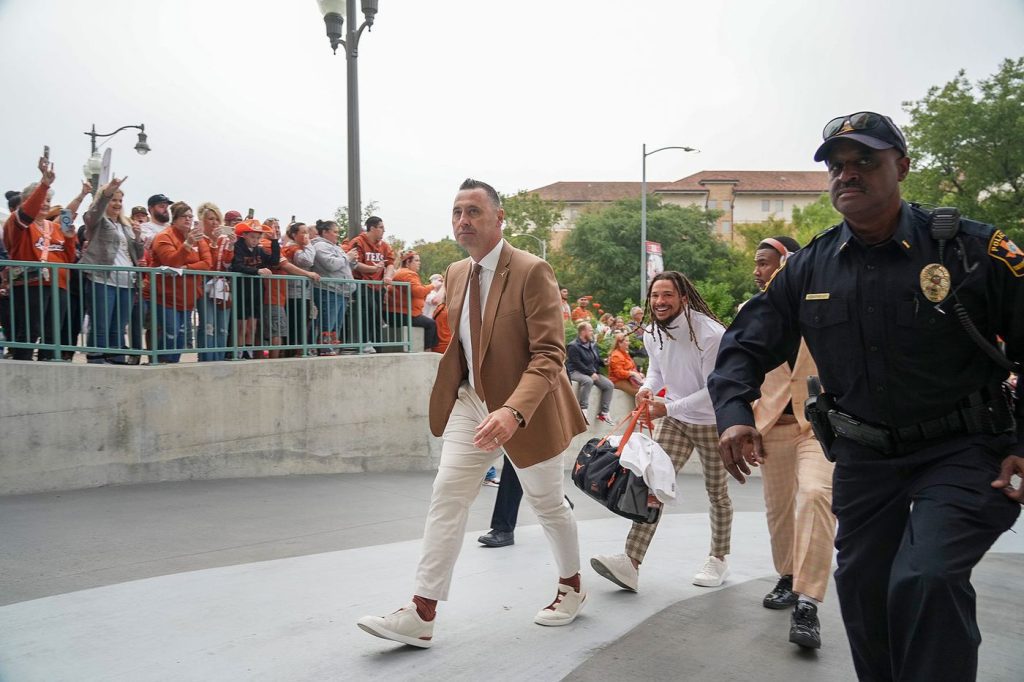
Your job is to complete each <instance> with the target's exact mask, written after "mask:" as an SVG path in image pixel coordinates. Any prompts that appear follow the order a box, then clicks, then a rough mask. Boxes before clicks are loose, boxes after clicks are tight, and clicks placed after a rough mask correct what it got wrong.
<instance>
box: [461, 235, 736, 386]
mask: <svg viewBox="0 0 1024 682" xmlns="http://www.w3.org/2000/svg"><path fill="white" fill-rule="evenodd" d="M504 245H505V240H504V239H502V240H500V241H499V242H498V245H497V246H495V247H494V248H493V249H491V250H490V252H489V253H488V254H487V255H486V256H484V257H483V258H481V259H480V315H481V323H482V322H483V319H482V318H483V314H484V311H485V310H487V293H488V292H489V291H490V290H491V282H493V281H494V273H495V271H496V270H497V269H498V258H499V257H500V256H501V249H502V247H503V246H504ZM473 262H474V263H476V261H473ZM481 326H482V325H481ZM459 341H460V342H461V343H462V352H463V353H464V354H465V356H466V367H469V385H470V386H472V387H473V388H474V389H476V377H474V376H473V340H472V338H470V330H469V286H468V285H467V286H466V296H465V297H464V298H463V299H462V314H461V315H460V316H459ZM715 349H716V350H717V349H718V347H717V346H716V347H715ZM712 364H714V362H712Z"/></svg>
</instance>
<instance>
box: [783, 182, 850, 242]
mask: <svg viewBox="0 0 1024 682" xmlns="http://www.w3.org/2000/svg"><path fill="white" fill-rule="evenodd" d="M842 220H843V217H842V216H841V215H839V211H837V210H836V209H835V208H834V207H833V206H832V199H830V198H829V196H828V194H822V195H821V196H820V197H818V200H817V201H815V202H814V203H813V204H808V205H807V206H804V207H803V208H800V207H799V206H795V207H794V208H793V232H792V235H793V237H794V238H795V239H796V240H797V242H799V243H800V246H807V243H808V242H810V241H811V239H813V238H814V235H816V234H818V233H819V232H822V231H823V230H827V229H828V228H830V227H832V226H833V225H836V224H838V223H840V222H842Z"/></svg>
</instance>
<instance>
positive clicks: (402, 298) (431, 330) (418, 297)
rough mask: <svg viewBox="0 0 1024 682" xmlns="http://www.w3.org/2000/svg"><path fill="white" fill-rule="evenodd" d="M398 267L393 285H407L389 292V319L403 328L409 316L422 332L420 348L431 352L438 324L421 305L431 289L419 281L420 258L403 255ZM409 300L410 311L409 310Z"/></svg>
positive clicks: (417, 255)
mask: <svg viewBox="0 0 1024 682" xmlns="http://www.w3.org/2000/svg"><path fill="white" fill-rule="evenodd" d="M399 263H400V265H401V267H400V268H399V269H398V271H397V272H395V275H394V277H393V278H392V280H391V281H392V282H407V283H408V284H409V287H408V288H406V287H396V286H392V287H390V288H389V293H388V315H389V317H390V323H391V324H393V325H395V327H403V326H405V317H406V315H411V317H412V326H414V327H420V328H422V329H423V347H424V348H425V349H427V350H430V349H431V348H433V347H434V346H436V345H437V324H436V323H435V322H434V319H433V318H432V317H427V316H426V315H424V314H423V303H424V300H425V299H426V297H427V294H429V293H431V292H432V291H433V287H429V286H425V285H424V284H423V283H422V282H421V281H420V255H419V254H418V253H416V252H415V251H406V252H405V253H403V254H402V256H401V258H400V259H399ZM410 299H411V305H412V309H411V310H410V308H409V303H410Z"/></svg>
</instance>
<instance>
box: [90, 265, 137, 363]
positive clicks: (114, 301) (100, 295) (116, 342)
mask: <svg viewBox="0 0 1024 682" xmlns="http://www.w3.org/2000/svg"><path fill="white" fill-rule="evenodd" d="M86 296H87V297H88V298H87V301H88V303H89V305H90V308H89V320H90V331H89V339H88V345H90V346H95V347H96V348H109V349H111V350H117V349H120V348H125V342H124V328H125V327H126V326H127V325H128V322H129V321H130V320H131V315H132V289H131V288H130V287H115V286H110V285H109V284H101V283H98V282H92V281H90V287H89V290H88V292H87V294H86Z"/></svg>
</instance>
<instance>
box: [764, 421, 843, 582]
mask: <svg viewBox="0 0 1024 682" xmlns="http://www.w3.org/2000/svg"><path fill="white" fill-rule="evenodd" d="M763 439H764V441H763V442H764V453H765V457H764V463H763V464H762V465H761V477H762V480H763V482H764V506H765V516H766V517H767V519H768V534H769V535H770V536H771V540H772V559H773V560H774V562H775V570H776V571H778V572H779V575H791V576H793V591H794V592H798V593H800V594H804V595H807V596H808V597H812V598H814V599H817V600H818V601H824V599H825V590H827V589H828V575H829V573H830V572H831V570H832V545H833V543H834V541H835V536H836V517H835V516H833V515H832V469H833V464H832V462H830V461H828V460H827V459H825V455H823V454H822V452H821V445H820V444H819V443H818V441H817V440H815V438H814V435H813V434H811V433H810V432H802V431H801V430H800V425H799V424H798V423H797V421H796V419H794V418H793V417H791V416H790V417H788V418H787V415H783V417H782V418H781V419H780V420H779V421H778V422H777V423H776V424H775V426H773V427H772V428H771V429H769V430H768V431H767V432H766V433H764V434H763Z"/></svg>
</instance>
